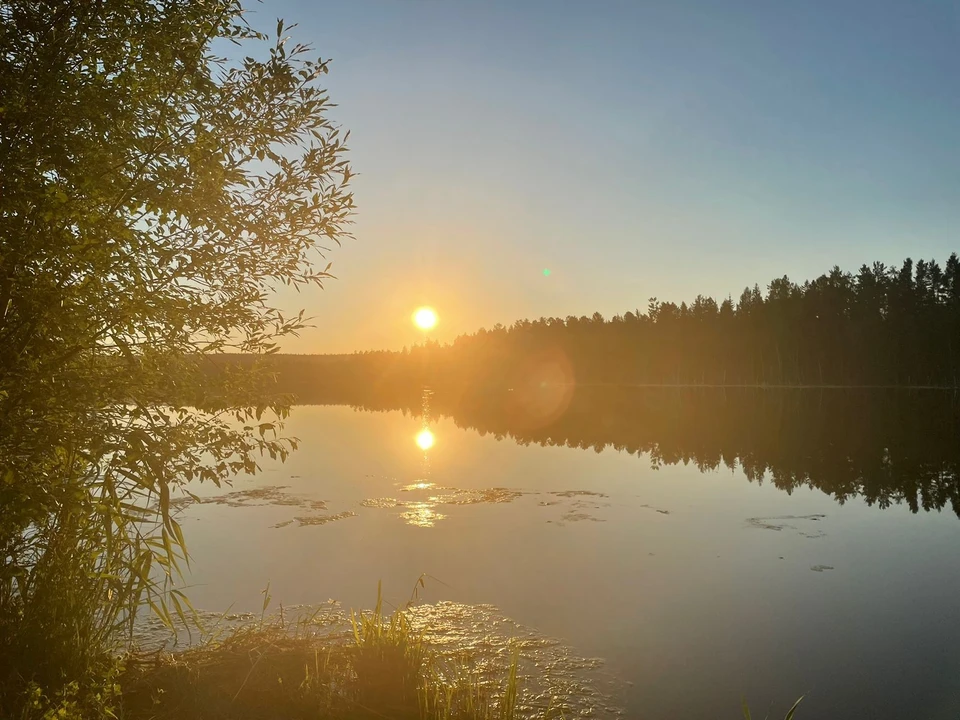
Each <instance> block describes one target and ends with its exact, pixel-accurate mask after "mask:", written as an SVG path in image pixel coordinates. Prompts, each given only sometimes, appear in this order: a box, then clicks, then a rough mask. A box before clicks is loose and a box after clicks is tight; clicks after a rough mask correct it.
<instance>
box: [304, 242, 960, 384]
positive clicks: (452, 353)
mask: <svg viewBox="0 0 960 720" xmlns="http://www.w3.org/2000/svg"><path fill="white" fill-rule="evenodd" d="M347 357H349V358H350V359H349V360H347V359H346V358H347ZM308 366H309V362H304V364H303V366H302V369H303V371H305V372H309V370H308ZM328 370H329V366H327V367H325V368H324V369H323V372H324V373H325V372H327V371H328ZM321 374H322V373H317V374H316V375H317V381H318V382H322V383H327V384H330V385H334V384H339V385H343V383H351V382H367V383H369V382H373V383H380V382H386V383H411V384H414V385H419V384H423V383H427V384H431V385H434V386H463V385H467V384H477V383H480V384H484V385H487V386H490V387H508V386H510V385H512V384H516V383H521V382H525V381H528V380H530V381H537V382H543V381H546V382H576V383H577V384H579V385H584V384H598V383H618V384H697V385H762V384H766V385H875V386H941V387H955V386H957V385H958V381H960V260H958V258H957V255H956V254H953V255H951V256H950V258H949V259H948V260H947V262H946V264H945V266H944V268H941V267H940V265H939V264H938V263H937V262H935V261H924V260H920V261H917V262H916V263H914V262H913V261H912V260H909V259H908V260H906V261H904V262H903V264H902V265H901V266H900V267H899V268H893V267H888V266H885V265H883V264H881V263H874V264H873V265H871V266H867V265H864V266H863V267H861V268H860V270H859V271H858V272H857V273H855V274H851V273H848V272H843V271H841V270H840V269H839V268H834V269H833V270H832V271H830V272H829V273H828V274H825V275H822V276H821V277H819V278H817V279H816V280H811V281H807V282H805V283H803V284H802V285H799V284H796V283H794V282H791V281H790V280H789V279H788V278H787V277H782V278H778V279H776V280H773V281H772V282H771V283H770V284H769V285H768V288H767V291H766V293H763V292H761V290H760V288H759V287H756V286H755V287H753V288H752V289H751V288H747V289H745V290H744V291H743V292H742V293H741V295H740V297H739V298H738V299H736V300H734V299H732V298H727V299H725V300H723V301H721V302H719V303H718V302H717V301H716V300H714V299H713V298H708V297H702V296H700V297H697V298H696V299H695V300H694V301H693V302H691V303H690V304H687V303H681V304H680V305H676V304H674V303H672V302H660V301H658V300H656V299H652V300H650V302H649V304H648V306H647V308H646V311H645V312H644V311H640V310H637V311H632V312H627V313H625V314H623V315H617V316H615V317H613V318H610V319H605V318H604V317H603V316H601V315H600V314H599V313H594V315H593V316H592V317H586V316H584V317H573V316H571V317H567V318H540V319H537V320H520V321H517V322H516V323H514V324H513V325H512V326H511V327H503V326H501V325H496V326H494V327H493V328H492V329H489V330H488V329H481V330H479V331H477V332H475V333H473V334H470V335H462V336H460V337H458V338H457V339H456V340H454V341H453V343H451V344H449V345H443V346H441V345H438V344H436V343H432V342H431V343H426V344H424V345H419V346H416V347H414V348H412V349H405V350H403V351H399V352H373V353H359V354H357V355H353V356H344V357H343V358H342V359H341V361H340V363H339V365H338V367H336V369H335V374H334V375H329V376H327V377H326V378H322V377H320V375H321Z"/></svg>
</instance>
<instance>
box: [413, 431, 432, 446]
mask: <svg viewBox="0 0 960 720" xmlns="http://www.w3.org/2000/svg"><path fill="white" fill-rule="evenodd" d="M433 443H434V437H433V433H432V432H430V431H429V430H427V429H426V428H424V429H423V430H421V431H420V432H419V433H417V446H418V447H419V448H420V449H421V450H429V449H430V448H432V447H433Z"/></svg>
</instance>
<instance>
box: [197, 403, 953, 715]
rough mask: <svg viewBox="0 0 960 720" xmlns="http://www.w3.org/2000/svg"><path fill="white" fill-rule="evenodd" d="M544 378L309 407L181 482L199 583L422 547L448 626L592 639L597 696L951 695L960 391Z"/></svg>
mask: <svg viewBox="0 0 960 720" xmlns="http://www.w3.org/2000/svg"><path fill="white" fill-rule="evenodd" d="M543 393H545V395H542V396H540V397H536V398H534V400H533V403H532V405H530V407H535V408H547V411H546V412H544V414H543V417H544V418H546V420H545V421H544V422H539V423H538V422H536V418H535V413H530V412H528V413H526V414H524V413H518V412H516V408H515V404H516V403H517V402H525V400H523V399H522V398H521V399H518V395H517V394H516V392H514V393H506V392H505V393H504V394H503V395H501V396H494V395H488V396H487V397H485V398H479V397H467V396H463V395H459V396H456V397H452V396H448V397H444V396H442V395H441V394H440V393H438V394H436V395H434V396H432V397H431V396H428V403H427V404H426V405H424V403H423V398H418V399H417V400H416V401H411V402H410V403H407V404H405V403H403V402H398V401H397V400H396V399H395V398H394V399H384V400H383V402H379V403H374V402H365V403H364V405H365V406H366V407H367V408H369V409H384V410H386V409H388V408H389V407H393V408H395V410H394V411H389V412H377V413H371V412H357V411H356V410H353V409H351V408H348V407H343V406H300V407H297V408H295V409H294V411H293V413H292V415H291V418H290V422H289V424H288V427H287V430H288V431H289V433H290V434H292V435H295V436H297V437H299V438H300V439H301V441H302V446H301V450H300V451H298V452H297V453H295V454H294V456H293V457H292V459H291V460H290V461H288V462H287V463H286V464H285V465H281V464H272V463H269V462H265V463H264V465H263V468H264V472H263V473H262V474H261V475H259V476H257V477H256V478H255V479H253V480H252V481H251V480H240V481H238V482H237V483H236V485H235V486H234V487H233V488H231V489H229V490H226V489H224V490H218V489H216V488H208V487H202V486H201V487H194V488H193V489H194V490H195V491H196V492H197V494H198V495H199V496H200V497H201V501H200V502H188V501H184V506H183V508H182V510H181V516H180V517H181V521H182V523H183V524H184V530H185V532H186V533H187V538H188V542H189V544H190V549H191V552H192V555H193V564H192V575H191V577H190V582H191V583H192V584H193V587H192V588H191V590H190V596H191V599H192V600H193V601H194V604H195V605H197V606H198V607H203V608H207V609H210V610H223V609H226V608H227V607H230V606H231V605H232V606H233V609H234V610H235V611H237V612H242V611H258V610H259V604H260V601H261V599H262V596H261V595H260V591H261V590H262V589H263V587H264V586H265V584H266V583H267V581H270V583H271V593H272V594H273V597H274V602H282V603H283V604H285V605H287V606H290V605H294V604H315V603H317V602H319V601H322V600H325V599H326V598H331V597H332V598H336V599H337V600H339V601H340V602H341V603H342V604H343V605H344V606H348V607H366V606H369V605H371V604H372V601H373V599H374V597H375V588H376V583H377V580H382V581H383V584H384V593H385V596H386V598H387V599H388V600H390V601H392V602H393V603H394V604H396V605H400V604H402V603H403V602H404V601H405V600H406V599H407V598H408V597H409V591H410V588H411V586H412V584H413V583H414V581H415V580H416V579H417V578H418V577H419V576H420V575H421V573H429V575H430V576H431V577H432V578H435V579H428V580H427V591H426V595H425V598H424V600H425V603H426V604H425V606H424V609H422V610H421V611H420V612H422V613H424V618H425V620H424V622H426V623H427V625H428V626H429V623H430V620H429V618H430V617H431V613H433V615H432V617H433V618H434V620H435V623H434V625H435V627H434V630H433V631H432V632H433V635H434V638H435V639H436V640H438V641H443V640H445V641H451V640H452V639H454V638H456V637H458V632H460V631H458V630H456V629H455V628H457V627H459V625H462V626H463V627H464V628H470V627H472V628H473V629H474V630H473V631H477V630H478V629H480V628H487V627H488V625H489V626H490V627H491V628H492V627H493V626H492V625H490V623H489V622H488V620H489V618H487V619H486V620H485V619H484V618H485V617H486V616H485V615H484V613H492V614H495V615H496V617H497V618H501V619H502V621H503V622H504V623H508V624H509V623H514V624H519V625H520V626H523V627H524V628H532V629H533V630H530V632H532V633H534V634H535V636H536V637H538V638H541V639H544V642H547V643H548V644H550V643H555V644H556V645H555V646H556V647H562V648H564V649H565V650H564V652H565V653H567V654H568V655H569V657H571V658H597V660H596V661H589V662H587V663H586V665H585V666H584V668H582V669H584V670H590V671H591V672H593V671H594V670H597V669H598V667H599V668H602V672H603V673H604V677H605V678H609V679H613V678H615V679H616V682H613V680H611V681H610V684H609V687H608V686H606V685H605V686H604V690H603V691H602V692H601V691H599V690H597V689H596V688H597V685H596V684H595V683H594V684H590V683H588V682H587V680H586V679H584V680H583V689H582V690H576V688H574V687H573V685H569V686H567V687H568V689H572V690H573V691H574V694H576V693H577V692H579V693H580V694H581V695H582V697H583V698H584V700H583V702H582V703H581V706H579V709H578V712H580V711H583V712H586V710H585V709H584V708H587V707H589V706H596V707H597V708H598V711H599V708H600V706H601V705H603V706H605V707H606V706H612V705H616V706H619V707H621V708H624V709H625V711H626V713H627V714H628V715H629V716H642V717H650V718H672V717H706V716H709V717H735V716H736V714H737V709H738V708H739V703H740V697H741V695H745V696H746V697H747V698H748V699H749V701H750V704H751V706H752V707H753V708H754V709H755V710H759V711H760V712H759V713H758V714H759V715H760V716H762V715H763V714H764V713H765V712H766V711H767V709H768V708H769V709H770V710H771V716H776V714H777V713H778V712H780V713H781V714H782V712H783V711H785V710H786V708H787V707H789V705H790V704H791V703H792V702H793V700H794V699H796V697H797V696H799V695H801V694H806V695H807V698H806V699H805V700H804V704H803V706H802V707H803V710H804V713H803V715H802V716H804V717H827V716H829V717H838V718H841V717H851V718H853V717H871V718H891V719H893V718H902V717H924V718H931V719H937V718H945V719H946V718H951V719H953V718H956V716H957V714H958V712H960V650H958V649H960V609H958V607H960V603H957V602H956V598H957V597H960V553H958V552H957V550H958V548H960V519H958V516H957V509H958V501H957V499H958V491H957V490H958V480H957V472H956V471H957V468H958V460H960V442H958V441H957V439H958V434H957V428H958V427H960V423H955V413H956V408H957V406H956V403H955V401H954V399H953V397H952V396H951V395H948V394H941V393H937V394H932V393H927V394H917V393H913V394H896V393H886V394H883V395H877V394H866V393H848V392H844V393H811V392H809V391H803V392H795V393H786V394H783V393H777V394H773V393H757V392H754V393H752V394H742V393H741V394H731V393H729V392H727V393H703V392H699V393H697V392H683V393H680V392H679V391H641V390H629V389H624V388H619V389H594V390H590V391H588V390H581V391H578V392H576V393H573V394H572V395H571V394H570V393H569V392H564V393H563V394H562V397H565V398H566V400H564V401H563V402H564V404H565V405H564V407H562V408H560V409H559V411H558V409H557V408H554V407H552V403H553V401H552V400H551V397H550V396H549V393H550V390H549V389H544V390H543ZM557 397H561V394H558V395H557ZM396 410H400V411H396ZM518 417H523V418H525V421H524V422H523V423H520V424H517V423H516V422H511V419H514V418H518ZM425 430H428V431H429V432H430V434H431V440H430V442H429V443H427V442H424V441H423V438H422V437H421V436H422V433H423V432H424V431H425ZM424 446H426V449H424ZM438 603H439V604H438ZM445 603H450V604H445ZM468 608H473V610H468ZM493 608H496V610H494V609H493ZM454 609H456V611H455V612H454ZM471 612H472V613H474V614H475V617H473V618H472V619H471V618H470V613H471ZM444 613H446V614H444ZM440 617H443V618H444V620H443V622H440V621H439V620H438V619H437V618H440ZM491 617H492V616H491ZM457 618H459V620H457ZM508 618H509V620H508ZM491 622H492V621H491ZM458 623H459V625H458ZM504 627H506V626H504ZM463 632H468V630H463ZM488 634H489V635H490V638H494V634H492V632H491V633H488ZM547 638H556V640H546V639H547ZM491 642H494V641H493V640H491ZM497 642H499V643H500V645H499V647H505V645H504V644H503V642H502V638H501V639H500V640H498V641H496V642H494V644H495V645H496V643H497ZM545 662H546V661H545ZM574 666H576V663H573V665H572V666H571V667H570V668H568V669H569V670H570V672H571V673H572V675H571V676H570V677H573V678H576V677H578V675H577V673H578V672H579V670H578V669H577V668H576V667H574ZM565 677H566V675H565ZM584 678H586V676H584ZM571 682H573V681H572V680H571ZM577 682H580V681H579V680H578V681H577ZM608 690H609V691H608ZM592 693H595V695H593V694H592ZM531 707H532V706H531Z"/></svg>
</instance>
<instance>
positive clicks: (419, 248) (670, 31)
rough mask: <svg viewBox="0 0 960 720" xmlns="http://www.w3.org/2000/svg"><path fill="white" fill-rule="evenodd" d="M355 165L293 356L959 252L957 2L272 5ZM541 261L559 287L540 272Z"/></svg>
mask: <svg viewBox="0 0 960 720" xmlns="http://www.w3.org/2000/svg"><path fill="white" fill-rule="evenodd" d="M249 7H250V8H251V10H252V11H253V14H252V15H251V21H252V23H253V24H254V25H255V26H257V27H260V28H261V29H265V30H273V29H275V25H276V19H277V18H280V17H282V18H283V19H284V20H286V21H287V22H295V23H298V27H296V28H295V29H294V30H293V31H291V36H292V39H293V40H294V41H297V42H308V43H310V44H312V45H313V46H314V48H315V49H316V54H317V55H318V56H321V57H323V58H330V59H331V60H332V63H331V68H330V74H329V75H328V76H326V78H325V79H324V82H325V83H326V86H327V88H328V89H329V92H330V94H331V98H332V100H333V102H335V103H337V107H336V108H335V109H334V110H332V111H331V113H330V117H331V118H332V119H333V120H334V121H335V122H336V123H338V124H339V125H341V126H342V127H343V128H345V129H349V130H350V132H351V135H350V154H349V158H350V161H351V164H352V166H353V170H354V172H356V173H358V176H357V177H356V178H355V179H354V181H353V190H354V193H355V200H356V203H357V214H356V217H355V219H354V220H355V224H354V225H353V227H352V233H353V235H354V238H353V239H350V240H347V241H346V242H345V243H344V244H343V246H342V247H340V248H338V249H336V250H335V251H334V252H332V253H331V254H330V256H329V258H328V259H329V260H330V261H332V262H333V267H332V269H331V271H332V272H333V273H334V274H335V275H336V276H337V279H336V280H333V281H330V282H328V283H327V284H326V286H325V289H324V290H322V291H320V290H316V291H314V290H311V291H309V292H304V293H301V294H299V295H294V294H291V293H290V292H281V294H280V295H279V297H278V302H279V304H280V305H281V306H283V307H284V308H287V309H295V308H296V309H299V308H301V307H302V308H305V309H306V312H307V315H309V316H311V317H313V324H314V325H315V327H313V328H310V329H307V330H306V331H304V332H303V333H302V334H301V336H300V337H299V338H290V339H287V340H285V341H284V343H283V345H282V347H283V349H284V350H285V351H288V352H301V353H313V352H351V351H354V350H370V349H399V348H400V347H402V346H404V345H410V344H412V343H414V342H419V341H422V339H423V333H422V332H421V331H419V330H417V329H416V328H415V327H414V326H413V324H412V323H411V321H410V316H411V313H413V311H414V310H415V309H416V308H417V307H419V306H422V305H429V306H432V307H434V308H436V310H437V312H438V314H439V317H440V324H439V325H438V326H437V328H436V329H435V330H433V331H431V333H430V338H431V339H437V340H440V341H442V342H445V341H449V340H452V339H453V338H454V337H455V336H456V335H459V334H461V333H465V332H473V331H475V330H476V329H477V328H479V327H490V326H492V325H494V324H495V323H498V322H499V323H503V324H505V325H509V324H512V323H513V322H514V321H515V320H517V319H520V318H537V317H540V316H561V317H565V316H567V315H571V314H573V315H592V314H593V313H594V312H596V311H599V312H601V313H602V314H603V315H604V316H606V317H610V316H612V315H615V314H618V313H623V312H626V311H627V310H632V309H635V308H641V309H643V308H645V307H646V305H647V301H648V299H649V298H651V297H657V298H659V299H660V300H672V301H675V302H678V303H679V302H680V301H681V300H688V301H689V300H691V299H693V298H694V297H696V296H697V295H698V294H704V295H712V296H714V297H716V298H718V299H722V298H725V297H726V296H727V295H732V296H733V297H734V299H736V298H737V297H738V296H739V293H740V292H741V291H742V289H743V288H744V287H745V286H747V285H750V286H752V285H753V284H754V283H758V284H759V285H760V287H761V288H765V287H766V284H767V283H768V282H769V281H770V280H771V279H772V278H774V277H781V276H783V275H788V276H789V277H790V278H791V279H793V280H796V281H803V280H806V279H808V278H813V277H816V276H818V275H820V274H821V273H823V272H825V271H827V270H829V269H830V268H831V267H833V266H834V265H840V266H841V267H842V268H844V269H848V270H851V271H854V270H856V269H857V268H858V267H859V266H860V265H861V264H863V263H871V262H873V261H875V260H879V261H883V262H887V263H899V262H900V261H901V260H902V259H903V258H905V257H907V256H911V257H913V258H915V259H916V258H920V257H923V258H931V257H936V258H938V259H939V260H940V261H941V263H942V261H943V260H944V259H945V258H946V256H947V255H949V254H950V253H951V252H952V251H953V250H955V249H958V250H960V247H958V246H960V0H953V1H951V2H946V1H944V2H937V1H934V0H929V1H921V0H903V1H901V2H889V1H888V0H863V1H857V2H853V1H848V0H827V1H821V0H804V1H803V2H771V1H770V0H756V1H755V2H745V1H740V0H725V1H724V2H716V0H690V1H689V2H685V1H683V0H656V1H650V2H644V1H643V0H632V1H622V2H620V1H617V0H593V1H591V2H566V1H564V0H550V1H544V2H539V1H537V0H514V1H505V2H498V1H495V0H349V1H345V0H340V1H339V2H325V1H322V0H264V1H263V2H262V3H256V4H252V5H250V6H249ZM544 269H549V270H550V274H549V275H545V274H544V272H543V271H544Z"/></svg>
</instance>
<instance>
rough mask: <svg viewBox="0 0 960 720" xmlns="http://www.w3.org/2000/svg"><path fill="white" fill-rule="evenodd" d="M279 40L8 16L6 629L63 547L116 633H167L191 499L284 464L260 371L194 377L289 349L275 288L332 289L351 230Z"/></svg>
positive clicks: (73, 1) (56, 14)
mask: <svg viewBox="0 0 960 720" xmlns="http://www.w3.org/2000/svg"><path fill="white" fill-rule="evenodd" d="M289 32H290V28H289V27H287V26H286V25H284V24H283V23H280V24H279V25H278V27H277V36H276V37H275V38H273V39H270V38H268V37H267V36H266V35H265V34H264V33H262V32H260V31H257V30H255V29H253V28H251V27H249V26H248V25H247V22H246V19H245V16H244V15H243V14H242V12H241V7H240V5H239V4H238V3H237V2H236V1H235V0H194V1H193V2H172V1H165V0H161V1H159V2H155V1H153V0H117V1H116V2H110V3H89V2H87V1H86V0H56V1H54V0H46V1H44V0H41V1H40V2H37V1H36V0H13V1H11V2H6V3H4V4H3V5H2V6H0V109H2V110H0V309H2V310H0V503H2V504H3V508H4V513H3V517H2V520H0V552H2V553H3V554H4V557H7V558H10V567H11V568H13V571H12V572H10V573H7V574H6V575H4V576H3V578H0V614H2V613H4V612H7V610H9V608H10V607H12V606H13V605H16V603H17V602H19V601H20V600H22V599H23V596H24V593H25V592H28V591H31V592H32V590H29V588H30V587H37V586H36V585H34V586H30V585H29V582H28V583H27V584H24V583H20V582H18V581H16V580H14V579H12V578H13V577H14V576H17V577H27V578H28V580H29V574H30V573H31V572H33V571H34V569H35V568H36V565H37V561H38V558H41V557H43V556H44V553H46V552H49V551H50V548H52V547H53V545H54V544H55V543H59V542H62V539H63V538H64V537H65V534H67V533H73V535H72V540H71V541H72V542H73V543H74V545H75V547H76V548H81V549H82V550H83V552H84V553H85V554H86V555H85V556H87V557H92V558H93V562H92V565H91V566H90V567H91V568H92V569H93V570H92V571H95V572H97V573H99V577H101V578H103V579H104V584H103V587H105V588H106V587H108V586H109V594H110V600H111V602H113V601H114V599H115V598H118V599H119V600H117V602H115V603H114V607H116V608H118V610H117V612H118V613H119V614H116V615H114V617H115V618H123V617H126V618H127V619H129V618H130V617H132V616H131V614H130V610H131V609H132V605H131V603H135V602H137V601H138V600H139V599H141V598H142V599H144V600H145V601H146V602H147V603H148V604H149V605H151V606H152V607H154V609H155V610H157V612H158V613H159V614H160V615H161V617H164V618H165V619H166V620H170V619H171V615H170V613H171V612H173V613H174V615H181V616H182V615H183V614H184V612H183V611H184V609H185V608H188V607H189V606H188V604H186V603H185V599H184V598H183V597H182V596H180V595H167V596H166V597H168V598H169V600H170V602H171V603H172V605H171V606H170V607H168V606H167V604H166V603H165V601H164V600H163V598H162V597H161V596H160V595H158V594H157V593H158V592H159V591H160V590H162V589H163V588H164V587H167V588H169V587H170V586H169V582H171V581H172V580H173V579H175V578H176V576H177V573H178V570H179V569H180V568H181V567H182V565H181V563H182V562H185V561H186V559H187V555H186V550H185V540H186V538H185V537H184V534H183V531H182V529H181V528H180V526H179V524H178V523H177V522H176V519H175V514H176V507H175V503H176V498H177V497H179V496H181V495H182V494H183V492H185V488H184V485H185V484H186V483H190V482H197V481H200V482H212V483H215V484H218V485H219V484H221V483H224V482H228V481H229V480H230V478H231V477H232V476H233V475H235V474H237V473H252V472H255V471H256V470H257V459H258V458H260V457H271V458H281V459H283V458H285V457H286V456H287V455H288V453H289V452H290V451H291V449H292V447H293V446H294V444H293V442H292V441H291V440H289V439H284V438H283V436H282V420H283V418H284V417H285V415H286V409H285V399H284V398H282V397H270V396H269V395H267V394H265V393H264V392H263V388H264V387H265V386H266V385H265V383H264V380H265V374H264V372H263V371H261V370H259V369H258V368H257V367H256V366H255V365H251V364H246V365H244V367H242V368H239V367H232V368H226V369H224V368H223V367H221V366H218V365H216V364H215V363H214V362H213V361H211V360H210V359H208V358H207V357H206V356H207V355H208V354H210V353H219V352H224V351H231V350H240V351H243V352H245V353H251V354H254V355H260V354H267V353H272V352H275V351H276V350H277V348H278V345H277V339H278V338H281V337H283V336H285V335H289V334H291V333H295V332H297V331H298V330H299V329H301V328H302V327H303V326H304V323H305V322H306V319H305V318H304V316H303V314H302V313H300V314H298V315H296V316H293V317H287V316H285V315H283V314H281V312H280V311H279V309H278V308H276V307H274V306H273V304H272V299H271V298H272V290H273V289H274V288H276V287H278V286H281V285H287V286H293V287H301V286H307V285H321V284H322V283H323V282H324V281H325V280H326V279H328V278H329V277H331V276H330V274H329V271H330V265H329V263H328V262H327V261H326V260H324V259H323V253H324V252H325V251H326V249H327V247H328V246H329V244H328V241H332V242H334V243H337V244H339V243H340V241H341V239H342V238H343V237H344V236H345V229H346V226H347V224H348V223H349V218H350V214H351V213H352V210H353V199H352V196H351V193H350V191H349V188H348V182H349V180H350V178H351V171H350V168H349V165H348V164H347V162H346V160H345V159H344V153H345V151H346V144H345V143H346V140H347V134H346V133H341V131H340V129H339V128H337V127H335V126H334V125H333V124H332V123H331V122H330V121H329V119H328V118H327V112H328V110H329V108H330V107H332V105H331V103H330V100H329V97H328V95H327V93H326V91H325V90H324V89H323V88H322V87H321V86H319V85H318V83H317V81H318V79H319V78H321V77H322V76H323V75H324V74H325V73H326V72H327V71H328V62H327V61H326V60H323V59H316V58H314V57H311V54H310V53H311V50H310V48H308V47H306V46H304V45H299V44H294V45H292V46H291V44H290V41H289V40H288V38H287V37H286V36H287V35H288V34H289ZM218 39H219V40H228V41H229V42H230V43H232V44H233V45H235V46H238V48H240V50H239V53H238V54H239V55H240V56H242V55H244V54H246V55H248V57H245V58H243V59H240V60H238V61H236V62H232V61H229V60H226V59H224V58H222V57H217V56H216V55H215V54H214V52H213V50H212V48H213V47H214V42H215V41H216V40H218ZM321 268H322V269H321ZM265 414H269V415H270V417H269V418H264V415H265ZM18 573H19V575H18ZM24 573H26V575H25V574H24ZM107 578H110V581H109V583H108V582H106V579H107ZM46 581H49V582H53V580H50V579H49V578H48V579H47V580H46ZM38 582H39V577H38ZM18 598H19V600H18ZM117 603H119V604H117ZM121 610H123V611H125V614H124V612H121Z"/></svg>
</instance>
